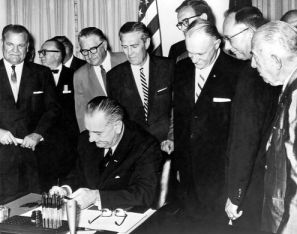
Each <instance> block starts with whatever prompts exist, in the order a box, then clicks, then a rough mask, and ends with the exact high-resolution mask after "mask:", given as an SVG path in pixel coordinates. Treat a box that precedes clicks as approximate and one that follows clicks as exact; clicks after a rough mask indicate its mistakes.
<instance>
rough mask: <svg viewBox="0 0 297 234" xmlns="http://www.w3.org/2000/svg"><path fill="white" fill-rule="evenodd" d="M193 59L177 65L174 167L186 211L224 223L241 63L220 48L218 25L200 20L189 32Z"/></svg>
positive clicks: (188, 39) (192, 25)
mask: <svg viewBox="0 0 297 234" xmlns="http://www.w3.org/2000/svg"><path fill="white" fill-rule="evenodd" d="M185 36H186V47H187V51H188V53H189V58H186V59H183V60H181V61H179V62H178V63H177V65H176V73H175V80H174V87H173V93H174V105H173V106H174V147H175V157H174V163H175V165H176V166H177V170H178V175H179V177H180V188H179V194H178V196H179V198H180V200H181V202H182V208H183V210H184V212H185V213H186V214H187V215H189V216H191V217H194V218H199V219H206V220H210V221H212V222H214V221H215V222H220V221H225V223H228V222H227V221H226V220H224V218H227V217H224V216H225V214H224V201H225V196H224V195H225V191H224V185H225V168H226V164H227V159H226V149H227V142H228V136H229V123H230V109H231V103H232V99H233V96H234V93H235V92H234V90H235V86H236V83H237V72H238V70H237V69H238V68H239V65H238V62H237V61H236V60H235V59H233V58H231V57H229V56H227V55H226V54H224V52H223V51H221V49H220V44H221V38H220V35H219V33H218V31H217V28H216V27H215V25H213V24H212V23H211V22H209V21H205V20H202V19H197V20H196V21H194V22H192V23H191V24H190V26H189V27H188V29H187V31H186V32H185Z"/></svg>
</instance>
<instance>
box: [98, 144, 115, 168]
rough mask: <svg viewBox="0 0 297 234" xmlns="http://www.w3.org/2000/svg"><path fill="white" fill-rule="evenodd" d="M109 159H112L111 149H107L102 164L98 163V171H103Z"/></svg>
mask: <svg viewBox="0 0 297 234" xmlns="http://www.w3.org/2000/svg"><path fill="white" fill-rule="evenodd" d="M111 158H112V149H111V148H109V149H108V151H107V153H106V154H105V156H104V158H103V159H102V162H101V163H100V171H104V169H105V168H106V167H107V166H108V164H109V163H110V160H111Z"/></svg>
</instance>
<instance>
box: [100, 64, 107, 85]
mask: <svg viewBox="0 0 297 234" xmlns="http://www.w3.org/2000/svg"><path fill="white" fill-rule="evenodd" d="M100 69H101V76H102V80H103V83H104V86H105V88H106V71H105V69H104V67H103V66H102V65H100Z"/></svg>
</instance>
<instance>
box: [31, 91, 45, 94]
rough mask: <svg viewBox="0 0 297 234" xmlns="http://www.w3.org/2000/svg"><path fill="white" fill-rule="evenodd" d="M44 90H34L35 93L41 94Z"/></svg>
mask: <svg viewBox="0 0 297 234" xmlns="http://www.w3.org/2000/svg"><path fill="white" fill-rule="evenodd" d="M41 93H43V91H33V94H41Z"/></svg>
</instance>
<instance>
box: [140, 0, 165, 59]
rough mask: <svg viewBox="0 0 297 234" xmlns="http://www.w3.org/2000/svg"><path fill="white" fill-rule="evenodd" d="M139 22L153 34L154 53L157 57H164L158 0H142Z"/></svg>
mask: <svg viewBox="0 0 297 234" xmlns="http://www.w3.org/2000/svg"><path fill="white" fill-rule="evenodd" d="M138 21H141V22H142V23H144V24H145V25H146V26H147V27H148V29H149V30H150V32H151V34H152V52H153V53H154V54H155V55H162V45H161V32H160V24H159V15H158V8H157V0H140V2H139V11H138Z"/></svg>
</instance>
